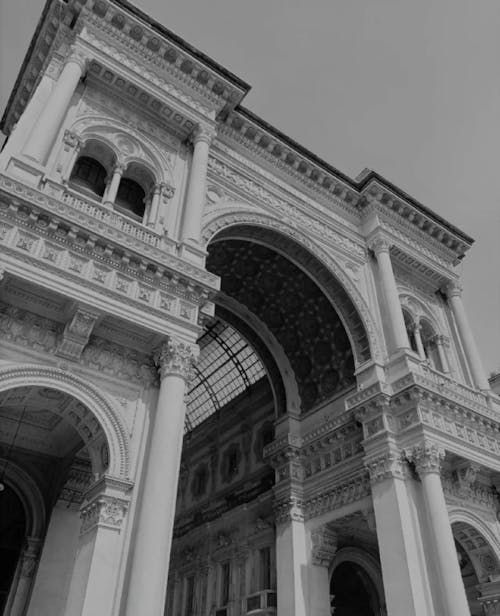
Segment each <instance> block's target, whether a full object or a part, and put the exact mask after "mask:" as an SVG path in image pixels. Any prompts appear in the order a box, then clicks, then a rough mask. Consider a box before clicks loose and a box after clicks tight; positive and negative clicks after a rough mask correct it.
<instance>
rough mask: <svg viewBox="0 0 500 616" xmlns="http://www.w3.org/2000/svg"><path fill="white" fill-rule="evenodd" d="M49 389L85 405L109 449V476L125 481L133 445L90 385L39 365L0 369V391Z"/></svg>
mask: <svg viewBox="0 0 500 616" xmlns="http://www.w3.org/2000/svg"><path fill="white" fill-rule="evenodd" d="M30 386H32V387H48V388H52V389H57V390H60V391H63V392H65V393H67V394H69V395H70V396H73V397H74V398H76V399H77V400H79V401H80V402H81V403H82V404H83V405H85V406H86V407H87V408H88V409H89V410H90V411H91V413H93V415H94V416H95V418H96V419H97V421H98V422H99V424H100V426H101V428H102V430H103V431H104V434H105V435H106V440H107V445H108V448H109V466H108V471H107V472H108V473H109V474H110V475H113V476H115V477H120V478H123V479H126V478H128V476H129V471H130V444H129V439H128V435H127V431H126V430H125V427H124V425H123V422H122V420H121V417H120V415H119V412H118V411H117V410H116V409H115V407H114V405H113V403H112V401H111V400H109V399H108V397H107V396H106V395H105V394H104V393H103V392H101V391H99V390H98V389H97V388H96V387H94V386H93V385H92V384H91V383H89V382H87V381H85V380H83V379H81V378H80V377H77V376H75V375H74V374H72V373H70V372H67V371H65V370H60V369H59V368H54V367H45V366H40V365H37V364H3V365H1V366H0V391H5V390H8V389H13V388H16V387H30Z"/></svg>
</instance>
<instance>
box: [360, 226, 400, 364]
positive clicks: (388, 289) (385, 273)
mask: <svg viewBox="0 0 500 616" xmlns="http://www.w3.org/2000/svg"><path fill="white" fill-rule="evenodd" d="M369 248H370V249H371V250H372V251H373V252H374V254H375V257H376V259H377V264H378V275H379V282H380V286H381V288H382V292H383V295H384V300H385V308H386V310H387V315H383V319H384V323H385V326H386V331H387V338H388V349H389V353H390V354H392V353H394V352H395V351H397V350H399V349H407V348H409V347H410V343H409V340H408V334H407V333H406V326H405V321H404V317H403V311H402V309H401V303H400V301H399V294H398V289H397V286H396V279H395V278H394V271H393V269H392V262H391V256H390V254H389V250H390V245H389V243H388V242H387V241H386V240H385V239H383V238H376V239H374V240H373V241H371V242H370V244H369ZM384 316H385V318H384Z"/></svg>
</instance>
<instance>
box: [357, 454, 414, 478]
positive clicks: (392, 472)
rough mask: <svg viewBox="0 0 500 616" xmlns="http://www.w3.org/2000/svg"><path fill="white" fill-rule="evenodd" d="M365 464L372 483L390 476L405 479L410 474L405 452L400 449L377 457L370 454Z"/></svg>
mask: <svg viewBox="0 0 500 616" xmlns="http://www.w3.org/2000/svg"><path fill="white" fill-rule="evenodd" d="M364 465H365V467H366V469H367V470H368V473H369V475H370V483H371V484H372V485H374V484H376V483H380V482H381V481H385V480H386V479H390V478H399V479H405V478H406V477H407V475H408V470H407V465H406V464H405V461H404V458H403V454H402V453H401V452H399V451H388V452H385V453H382V454H380V455H378V456H376V457H371V456H370V457H369V458H367V459H366V458H365V461H364Z"/></svg>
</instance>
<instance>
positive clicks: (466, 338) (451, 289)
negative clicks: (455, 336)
mask: <svg viewBox="0 0 500 616" xmlns="http://www.w3.org/2000/svg"><path fill="white" fill-rule="evenodd" d="M446 294H447V297H448V303H449V305H450V308H451V311H452V313H453V316H454V318H455V322H456V324H457V329H458V333H459V336H460V339H461V340H462V344H463V347H464V351H465V354H466V356H467V362H468V364H469V367H470V371H471V373H472V380H473V381H474V385H475V386H476V387H478V388H479V389H481V390H482V391H489V389H490V387H489V385H488V381H487V380H486V377H485V374H484V369H483V365H482V362H481V358H480V356H479V351H478V350H477V346H476V342H475V340H474V336H473V334H472V330H471V328H470V325H469V320H468V319H467V315H466V313H465V308H464V305H463V302H462V289H461V288H460V287H459V286H458V284H453V283H450V284H449V285H448V286H447V287H446Z"/></svg>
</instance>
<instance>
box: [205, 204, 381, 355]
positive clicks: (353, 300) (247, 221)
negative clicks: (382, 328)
mask: <svg viewBox="0 0 500 616" xmlns="http://www.w3.org/2000/svg"><path fill="white" fill-rule="evenodd" d="M240 207H241V206H240ZM235 227H240V228H242V227H247V228H250V227H253V228H260V229H262V230H263V231H264V230H267V231H268V232H274V233H275V234H276V232H278V233H279V234H280V235H281V236H282V237H283V238H284V239H285V240H291V241H292V242H294V245H295V246H294V248H296V247H297V246H298V247H299V248H301V249H302V251H301V252H302V253H303V254H302V255H298V254H297V251H296V250H293V248H291V249H290V250H289V251H287V250H286V248H285V249H284V250H283V254H285V255H286V256H287V257H288V258H290V259H291V260H292V261H295V262H296V263H297V264H298V265H299V266H301V267H302V269H304V271H306V272H307V273H308V274H309V275H310V276H311V277H312V278H313V280H315V281H316V282H317V283H318V284H319V285H320V287H321V288H322V289H323V291H324V292H325V293H326V295H327V297H328V298H329V300H330V301H331V303H332V305H333V306H334V308H335V309H336V310H337V313H338V315H339V317H340V318H341V320H342V321H343V324H344V327H345V329H346V332H347V334H348V336H349V338H350V340H351V344H352V348H353V353H354V357H355V360H356V364H357V365H358V366H359V365H360V364H362V363H363V362H364V361H366V360H367V359H370V357H371V358H372V359H376V358H379V357H380V349H379V344H378V338H377V334H376V326H375V324H374V322H373V320H372V317H371V315H370V312H369V309H368V306H367V304H366V302H365V301H364V299H363V298H362V297H361V295H360V293H359V292H358V290H357V289H356V287H355V286H354V284H353V283H352V282H351V280H350V279H349V278H348V276H346V274H345V273H344V272H343V270H342V268H341V266H340V265H339V264H338V263H337V262H336V261H335V259H333V258H332V257H331V256H330V255H329V254H327V252H326V251H324V250H323V249H322V248H320V247H319V246H318V245H317V244H316V243H314V242H312V241H311V239H310V238H309V237H308V236H307V235H305V234H304V233H302V232H300V231H298V230H297V229H295V228H294V227H292V226H290V225H288V224H286V223H285V222H283V221H281V220H277V219H275V218H272V217H270V216H268V215H267V214H265V213H261V212H258V211H248V210H246V211H245V210H243V209H239V210H235V208H234V207H227V208H224V209H218V210H217V211H216V212H213V213H212V214H211V215H210V214H209V215H208V216H206V217H205V220H204V225H203V229H202V241H203V245H204V247H207V245H208V244H209V242H210V241H211V240H212V239H213V238H214V236H215V235H216V234H218V233H221V232H222V231H224V230H226V229H227V230H228V236H229V235H231V228H235ZM234 230H235V232H237V229H234ZM263 231H262V232H260V233H259V234H258V235H257V234H255V237H252V238H250V237H248V236H246V237H247V239H252V240H254V241H257V242H258V241H259V240H260V241H261V243H265V244H266V245H269V246H270V247H271V248H274V249H276V248H277V246H276V245H275V244H274V243H273V242H266V241H265V235H264V232H263ZM242 238H243V239H244V235H243V234H242ZM301 256H302V258H300V257H301ZM306 260H308V261H312V260H316V263H317V264H318V265H319V266H320V270H322V271H320V272H319V275H318V272H316V275H315V272H312V271H311V270H310V269H308V264H307V263H304V261H306ZM321 274H322V275H321ZM325 274H329V279H330V285H329V286H330V289H329V288H328V285H327V284H325V280H323V278H325Z"/></svg>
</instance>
